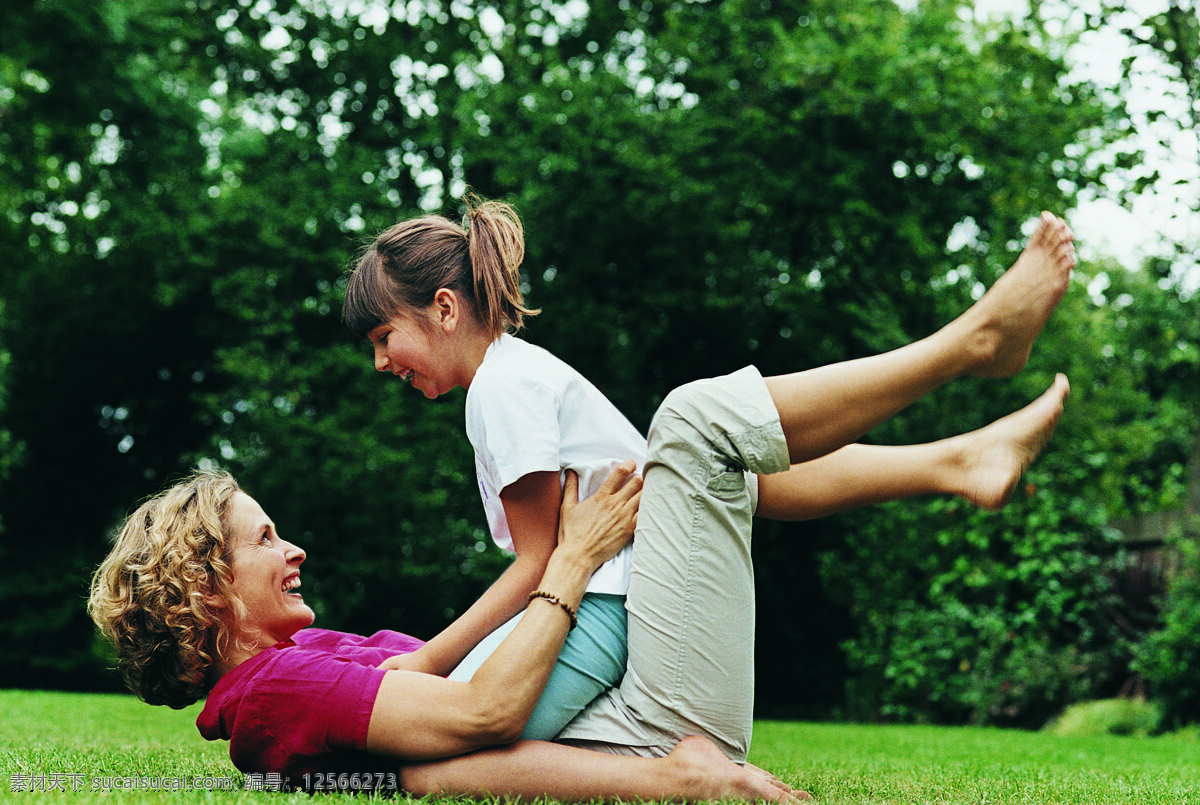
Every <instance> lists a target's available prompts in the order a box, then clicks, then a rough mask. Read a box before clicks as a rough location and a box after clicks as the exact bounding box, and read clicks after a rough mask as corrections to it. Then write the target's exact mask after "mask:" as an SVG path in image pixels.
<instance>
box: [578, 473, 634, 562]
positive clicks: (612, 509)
mask: <svg viewBox="0 0 1200 805" xmlns="http://www.w3.org/2000/svg"><path fill="white" fill-rule="evenodd" d="M636 470H637V466H636V465H635V464H634V463H633V462H632V461H623V462H621V464H620V465H618V466H617V468H616V469H615V470H613V471H612V473H611V474H610V475H609V476H608V479H607V480H605V482H604V484H603V486H601V487H600V488H599V489H598V490H597V491H596V494H594V495H592V496H591V497H589V498H588V499H587V500H584V501H582V502H580V500H579V476H578V475H576V474H575V472H574V471H573V470H567V477H566V481H565V483H564V484H563V502H562V516H561V517H560V518H559V521H558V544H559V547H558V550H559V551H563V550H566V551H569V552H570V551H574V552H577V553H578V554H579V555H580V556H582V557H586V558H587V559H588V560H590V561H591V562H592V563H594V567H599V566H600V565H602V564H604V563H605V562H606V561H608V560H609V559H611V558H612V557H614V556H616V555H617V552H618V551H620V550H621V549H622V548H623V547H625V546H626V545H627V544H629V541H630V540H631V539H633V530H634V527H635V526H636V525H637V512H638V506H639V505H640V504H641V501H642V478H641V476H639V475H636V474H635V472H636Z"/></svg>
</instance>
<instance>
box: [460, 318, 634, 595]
mask: <svg viewBox="0 0 1200 805" xmlns="http://www.w3.org/2000/svg"><path fill="white" fill-rule="evenodd" d="M466 407H467V438H469V439H470V440H471V446H472V447H473V448H475V471H476V475H477V476H478V479H479V494H480V496H481V497H482V498H483V508H484V511H485V512H486V513H487V520H488V527H489V528H490V529H491V531H492V539H493V540H495V541H496V544H497V545H499V546H500V547H501V548H503V549H504V550H507V551H511V550H512V549H513V541H512V535H511V533H510V532H509V528H508V519H507V518H506V517H505V516H504V505H503V504H502V503H501V501H500V491H501V490H503V489H504V488H505V487H506V486H508V485H509V484H511V483H513V482H514V481H516V480H517V479H518V478H521V477H522V476H524V475H528V474H529V473H531V472H542V471H556V472H559V473H560V474H561V472H562V470H565V469H572V470H575V472H577V473H578V474H579V497H580V499H581V500H582V499H583V498H585V497H587V496H588V495H591V494H592V493H593V492H595V491H596V490H597V489H599V488H600V485H601V484H603V483H604V480H605V479H606V478H607V477H608V475H609V473H610V472H611V471H612V469H613V467H615V466H616V465H617V464H618V463H619V462H621V461H624V460H626V459H631V460H633V461H635V462H637V465H638V469H639V470H641V467H642V463H643V462H644V461H645V458H646V440H645V438H644V437H643V436H642V435H641V434H640V433H638V431H637V429H636V428H634V427H633V425H632V424H631V423H630V422H629V420H628V419H626V418H625V417H624V415H622V414H621V412H620V411H618V410H617V408H616V406H614V405H613V404H612V403H611V402H609V400H608V398H607V397H605V396H604V395H603V394H602V393H601V392H600V390H599V389H597V388H596V387H595V386H593V385H592V384H591V383H590V382H588V380H587V378H585V377H584V376H583V375H581V374H579V372H577V371H575V370H574V369H572V368H571V367H570V366H568V365H567V364H566V363H564V362H563V361H561V360H559V359H558V358H556V357H554V356H553V355H551V354H550V353H549V352H547V351H546V350H544V349H542V348H541V347H537V346H534V345H533V344H530V343H528V342H526V341H522V340H521V339H519V338H514V337H512V336H511V335H502V336H501V337H500V338H499V339H497V340H496V341H495V342H493V343H492V345H491V346H490V347H488V351H487V354H486V355H485V356H484V358H483V363H482V364H480V366H479V369H478V370H477V371H476V372H475V377H474V379H472V381H471V386H470V388H469V389H468V390H467V404H466ZM631 553H632V548H631V547H630V546H626V547H625V548H624V549H623V550H622V551H621V552H620V553H619V554H617V555H616V556H615V557H613V558H612V559H610V560H609V561H608V562H607V563H605V564H604V565H602V566H601V567H600V569H599V570H597V571H596V573H595V575H593V576H592V579H591V581H590V582H589V584H588V591H589V592H598V593H616V594H619V595H624V594H625V593H626V591H627V590H628V588H629V567H630V560H631Z"/></svg>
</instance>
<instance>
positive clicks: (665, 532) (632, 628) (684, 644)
mask: <svg viewBox="0 0 1200 805" xmlns="http://www.w3.org/2000/svg"><path fill="white" fill-rule="evenodd" d="M788 467H789V460H788V454H787V446H786V444H785V442H784V435H783V430H782V428H781V427H780V424H779V414H778V412H777V411H776V410H775V405H774V403H773V402H772V401H771V398H770V396H769V394H768V393H767V389H766V385H765V384H764V382H763V379H762V376H761V375H760V374H759V373H758V371H757V370H756V369H754V368H753V367H747V368H745V369H742V370H740V371H738V372H735V373H734V374H731V375H726V376H724V377H719V378H712V379H709V380H700V381H697V382H695V383H689V384H687V385H685V386H682V387H680V388H678V389H676V390H675V391H673V392H671V393H670V394H669V395H667V398H666V399H665V400H664V401H663V404H662V406H660V408H659V410H658V413H656V414H655V417H654V421H653V422H652V423H651V425H650V436H649V450H648V455H647V460H646V466H645V472H644V476H645V488H644V491H643V493H642V505H641V511H640V513H639V515H638V527H637V534H636V536H635V537H634V543H633V576H632V579H631V581H630V587H629V596H628V599H627V607H628V610H629V661H628V665H627V667H626V671H625V676H624V678H623V679H622V681H621V684H620V685H619V686H618V687H616V688H613V689H611V690H609V691H607V692H606V693H604V694H602V695H601V696H600V697H599V698H597V699H596V700H595V701H593V702H592V703H591V705H589V706H588V708H587V709H586V710H584V711H583V712H582V713H580V714H579V716H577V717H576V718H575V719H574V720H573V721H572V722H571V723H570V724H568V725H567V727H566V729H564V730H563V732H562V733H561V734H560V735H559V738H558V740H560V741H563V742H567V743H573V744H578V745H581V746H586V747H588V748H590V749H599V750H603V751H609V752H614V753H619V754H634V755H649V756H656V755H664V754H666V753H668V752H670V751H671V749H672V748H673V747H674V746H675V744H676V743H677V742H678V741H679V740H680V739H681V738H684V737H686V736H688V735H706V736H708V737H709V738H711V739H712V740H713V741H715V742H716V744H717V745H718V746H719V747H721V749H722V751H724V752H725V754H726V755H728V756H729V757H730V758H731V759H733V760H735V761H737V762H739V763H740V762H744V761H745V759H746V753H747V751H748V750H749V748H750V735H751V729H752V719H753V710H754V571H753V567H752V565H751V561H750V526H751V519H752V517H753V514H754V509H755V506H756V504H757V489H758V487H757V479H756V477H755V476H756V474H765V473H772V472H782V471H784V470H786V469H788Z"/></svg>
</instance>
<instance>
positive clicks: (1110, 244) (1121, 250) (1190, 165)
mask: <svg viewBox="0 0 1200 805" xmlns="http://www.w3.org/2000/svg"><path fill="white" fill-rule="evenodd" d="M1167 4H1168V0H1128V2H1127V3H1126V8H1127V9H1129V10H1128V12H1127V13H1126V14H1125V15H1121V16H1120V17H1118V18H1116V19H1112V20H1110V22H1111V23H1113V24H1114V30H1108V31H1100V32H1095V33H1090V34H1088V35H1086V36H1084V37H1083V38H1081V40H1080V42H1079V44H1078V45H1076V46H1075V47H1074V48H1073V49H1072V50H1071V51H1069V54H1068V58H1069V59H1070V61H1071V62H1072V63H1073V65H1074V69H1075V70H1076V71H1077V72H1078V74H1079V75H1080V76H1081V77H1085V78H1088V79H1090V80H1092V81H1093V82H1095V83H1096V84H1097V85H1098V86H1101V87H1108V88H1114V89H1115V87H1116V86H1117V82H1118V79H1119V77H1120V65H1121V60H1122V59H1123V58H1125V57H1126V56H1128V55H1129V46H1128V42H1127V40H1126V39H1125V38H1124V36H1123V35H1122V34H1121V33H1120V32H1119V31H1118V30H1115V26H1116V25H1119V24H1124V25H1128V26H1131V27H1132V26H1133V25H1135V24H1136V23H1137V22H1140V21H1141V20H1143V19H1145V18H1146V17H1148V16H1150V15H1152V14H1154V13H1156V12H1158V11H1161V10H1164V9H1165V8H1166V7H1167ZM1184 5H1185V7H1186V6H1187V5H1190V4H1189V3H1187V2H1186V0H1185V3H1184ZM1096 6H1097V3H1096V1H1095V0H1079V2H1074V3H1072V4H1070V5H1068V4H1065V3H1062V4H1059V3H1056V2H1053V0H1052V1H1051V2H1045V3H1043V4H1042V9H1043V13H1045V14H1049V15H1051V16H1053V15H1055V14H1056V13H1057V14H1073V13H1075V10H1080V9H1086V10H1090V11H1094V10H1095V8H1096ZM1027 7H1028V3H1027V0H980V1H979V2H977V3H976V11H977V13H981V14H1013V13H1024V12H1025V11H1026V9H1027ZM1056 8H1057V9H1058V11H1056V10H1055V9H1056ZM1138 67H1139V68H1140V77H1139V78H1138V79H1137V81H1136V82H1135V84H1134V87H1133V91H1132V93H1131V94H1130V95H1129V96H1128V97H1127V98H1126V101H1127V103H1128V105H1129V110H1130V113H1131V115H1132V116H1133V119H1134V121H1135V123H1137V124H1138V127H1137V131H1136V133H1135V135H1134V136H1135V138H1136V142H1137V143H1138V144H1139V145H1141V147H1142V148H1144V149H1145V151H1146V162H1145V171H1146V173H1149V171H1150V170H1158V171H1159V173H1160V174H1161V176H1162V178H1161V179H1160V180H1159V181H1158V182H1157V183H1155V185H1154V186H1153V187H1152V188H1151V189H1150V190H1148V191H1147V192H1145V193H1144V194H1142V195H1141V196H1140V197H1138V198H1137V199H1135V200H1134V201H1133V203H1132V204H1131V205H1130V206H1129V207H1127V208H1125V207H1121V206H1119V205H1117V204H1116V203H1114V202H1112V201H1110V200H1107V199H1102V198H1096V197H1095V194H1092V195H1091V196H1089V197H1087V198H1085V199H1083V200H1082V201H1081V203H1080V205H1079V207H1078V208H1077V209H1076V210H1073V211H1070V214H1069V216H1068V217H1069V219H1070V223H1071V226H1072V228H1073V229H1074V230H1075V233H1076V237H1077V238H1078V240H1079V243H1080V257H1081V258H1082V259H1084V260H1088V259H1095V258H1098V257H1102V256H1111V257H1115V258H1117V259H1118V260H1120V262H1121V263H1122V264H1123V265H1125V266H1126V267H1127V268H1137V267H1138V266H1140V265H1141V262H1142V260H1143V259H1144V258H1145V257H1147V256H1151V255H1156V254H1165V253H1166V252H1165V250H1164V249H1163V248H1162V246H1161V243H1162V241H1163V240H1164V236H1166V237H1169V238H1171V239H1174V240H1176V241H1180V242H1184V243H1189V244H1196V245H1200V214H1197V213H1195V212H1190V210H1191V209H1192V208H1193V207H1194V206H1195V201H1196V199H1197V198H1200V132H1197V131H1194V130H1193V131H1181V130H1180V129H1181V127H1180V126H1178V125H1177V123H1176V122H1175V121H1178V120H1180V119H1184V115H1185V114H1186V107H1185V106H1183V102H1182V101H1181V100H1180V99H1172V98H1170V97H1169V96H1168V95H1167V93H1165V92H1164V90H1163V88H1164V86H1165V85H1166V80H1165V79H1164V78H1163V77H1162V76H1161V75H1157V74H1156V73H1155V71H1154V69H1153V68H1154V67H1155V65H1154V64H1153V63H1152V62H1150V61H1148V60H1142V61H1140V62H1139V63H1138ZM1171 103H1174V104H1175V107H1174V110H1173V112H1174V113H1173V114H1171V115H1169V117H1168V120H1166V121H1164V122H1160V123H1159V124H1157V125H1156V124H1152V123H1149V122H1147V121H1146V120H1145V118H1144V114H1145V112H1146V111H1148V110H1150V109H1154V108H1163V105H1164V104H1171ZM1168 108H1169V107H1168ZM1160 138H1163V139H1166V140H1167V142H1168V143H1169V146H1164V145H1162V144H1160V143H1159V142H1158V141H1159V139H1160ZM1131 178H1132V177H1131ZM1172 214H1174V219H1173V220H1172ZM1181 268H1182V267H1181ZM1189 276H1190V281H1189V282H1188V286H1189V287H1190V288H1191V289H1193V290H1196V289H1200V262H1198V261H1197V260H1196V259H1195V258H1193V260H1192V263H1191V266H1190V273H1189Z"/></svg>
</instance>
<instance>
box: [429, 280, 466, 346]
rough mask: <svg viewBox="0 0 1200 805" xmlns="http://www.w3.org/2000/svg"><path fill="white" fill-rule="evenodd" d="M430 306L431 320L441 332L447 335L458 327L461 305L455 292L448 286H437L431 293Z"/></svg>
mask: <svg viewBox="0 0 1200 805" xmlns="http://www.w3.org/2000/svg"><path fill="white" fill-rule="evenodd" d="M430 307H431V310H432V313H433V321H434V323H435V324H436V325H437V326H439V327H440V328H441V329H442V332H444V333H446V334H447V335H449V334H451V333H453V332H454V331H455V330H456V329H458V322H459V319H460V318H461V317H462V311H463V305H462V300H461V299H460V298H459V297H458V294H457V293H455V292H454V291H452V290H450V289H449V288H438V289H437V292H436V293H434V295H433V304H432V305H431V306H430Z"/></svg>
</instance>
